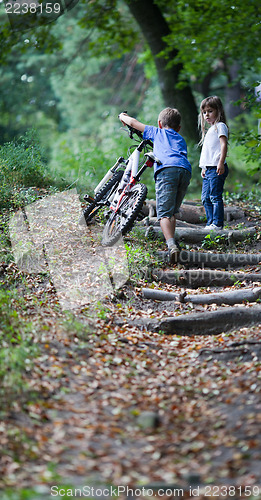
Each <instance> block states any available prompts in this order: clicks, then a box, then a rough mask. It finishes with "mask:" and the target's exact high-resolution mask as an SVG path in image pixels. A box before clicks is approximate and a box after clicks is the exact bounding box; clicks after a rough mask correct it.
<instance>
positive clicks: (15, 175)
mask: <svg viewBox="0 0 261 500" xmlns="http://www.w3.org/2000/svg"><path fill="white" fill-rule="evenodd" d="M0 174H1V185H0V208H4V207H5V208H10V207H17V206H20V205H21V204H22V203H23V199H24V196H23V194H22V193H23V190H24V188H29V187H32V186H37V187H42V186H44V185H45V184H46V182H47V180H46V165H45V160H44V155H43V151H42V149H41V147H40V145H39V142H38V140H37V137H36V134H35V132H34V131H29V132H27V133H26V134H25V135H24V136H22V137H20V138H19V139H17V140H16V141H12V142H7V143H5V144H4V145H3V146H1V147H0Z"/></svg>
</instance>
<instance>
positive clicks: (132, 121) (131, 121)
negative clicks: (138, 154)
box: [119, 113, 145, 132]
mask: <svg viewBox="0 0 261 500" xmlns="http://www.w3.org/2000/svg"><path fill="white" fill-rule="evenodd" d="M119 119H120V121H121V123H122V124H123V125H129V126H130V127H132V128H135V129H136V130H140V132H144V129H145V124H144V123H141V122H139V121H138V120H136V118H132V117H131V116H129V115H127V114H126V113H121V114H120V115H119Z"/></svg>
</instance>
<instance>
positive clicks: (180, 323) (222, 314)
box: [148, 305, 261, 336]
mask: <svg viewBox="0 0 261 500" xmlns="http://www.w3.org/2000/svg"><path fill="white" fill-rule="evenodd" d="M260 323H261V306H260V305H256V306H252V307H249V306H240V307H235V306H232V307H225V308H221V309H218V310H217V311H205V312H204V313H196V312H195V313H191V314H184V315H180V316H174V317H171V318H169V317H167V318H165V319H163V320H161V321H158V322H157V321H155V320H154V321H153V322H152V320H150V321H149V323H148V327H149V329H150V330H151V331H156V332H158V331H161V332H163V333H164V334H166V335H185V336H194V335H218V334H220V333H223V332H228V331H230V330H233V329H235V328H241V327H243V326H250V325H253V324H260Z"/></svg>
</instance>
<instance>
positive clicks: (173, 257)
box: [168, 245, 180, 264]
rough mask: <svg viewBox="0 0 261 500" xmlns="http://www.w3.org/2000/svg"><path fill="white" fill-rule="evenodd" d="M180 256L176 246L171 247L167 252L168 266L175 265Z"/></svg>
mask: <svg viewBox="0 0 261 500" xmlns="http://www.w3.org/2000/svg"><path fill="white" fill-rule="evenodd" d="M179 254H180V249H179V247H178V246H177V245H174V246H172V247H171V248H169V250H168V257H169V263H170V264H176V263H177V262H178V258H179Z"/></svg>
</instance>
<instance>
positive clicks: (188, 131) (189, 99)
mask: <svg viewBox="0 0 261 500" xmlns="http://www.w3.org/2000/svg"><path fill="white" fill-rule="evenodd" d="M126 1H127V5H128V7H129V10H130V12H131V13H132V15H133V17H134V18H135V19H136V21H137V23H138V24H139V26H140V28H141V31H142V33H143V35H144V37H145V39H146V41H147V43H148V45H149V47H150V50H151V53H152V56H153V58H154V61H155V65H156V68H157V74H158V79H159V85H160V89H161V93H162V96H163V99H164V103H165V105H166V106H170V107H174V108H178V110H179V111H180V113H181V117H182V122H181V126H182V130H181V134H182V135H184V136H185V137H186V139H190V140H192V141H196V142H197V141H198V139H199V136H198V132H197V120H198V111H197V107H196V103H195V100H194V97H193V94H192V90H191V87H190V86H189V84H187V85H186V86H185V87H184V88H182V89H177V88H176V85H177V83H178V81H179V75H180V72H181V70H182V65H181V64H175V65H172V66H171V67H170V68H169V67H168V64H169V63H170V62H172V61H173V60H174V59H175V57H176V56H177V54H178V51H177V50H176V49H173V50H172V51H171V52H170V53H169V55H168V57H167V58H166V56H163V55H160V53H161V52H162V51H163V50H165V49H166V43H165V42H164V37H166V36H168V35H169V34H170V29H169V26H168V24H167V22H166V20H165V19H164V17H163V15H162V12H161V10H160V8H159V7H158V5H157V4H156V3H154V2H153V1H151V0H126ZM177 45H178V42H177ZM159 111H160V110H157V112H159Z"/></svg>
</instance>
